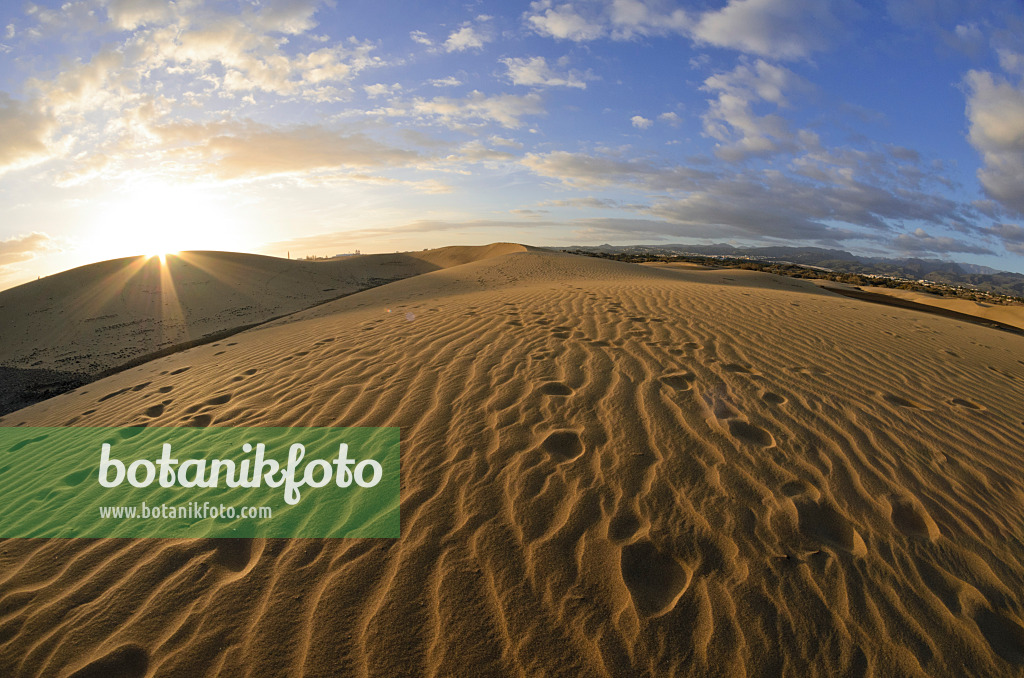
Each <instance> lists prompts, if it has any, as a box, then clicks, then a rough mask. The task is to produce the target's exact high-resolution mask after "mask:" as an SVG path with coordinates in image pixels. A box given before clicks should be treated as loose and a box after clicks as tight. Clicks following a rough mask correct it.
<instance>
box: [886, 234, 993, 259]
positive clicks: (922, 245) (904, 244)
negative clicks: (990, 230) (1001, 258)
mask: <svg viewBox="0 0 1024 678" xmlns="http://www.w3.org/2000/svg"><path fill="white" fill-rule="evenodd" d="M893 242H894V244H895V246H896V247H897V248H898V249H900V250H902V251H904V252H912V253H915V254H920V253H928V254H950V253H953V252H958V253H964V254H992V255H994V254H995V252H993V251H992V250H990V249H988V248H987V247H982V246H981V245H974V244H970V243H966V242H963V241H961V240H956V239H955V238H947V237H935V236H932V235H929V234H928V233H926V232H925V230H924V229H922V228H918V229H916V230H915V231H914V232H912V233H903V234H900V235H898V236H897V237H896V238H895V240H894V241H893Z"/></svg>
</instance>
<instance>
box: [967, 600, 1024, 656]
mask: <svg viewBox="0 0 1024 678" xmlns="http://www.w3.org/2000/svg"><path fill="white" fill-rule="evenodd" d="M974 623H976V624H977V625H978V628H979V629H980V630H981V634H982V635H983V636H985V640H986V641H987V642H988V644H989V646H991V648H992V650H993V652H995V653H996V654H997V655H999V656H1000V657H1002V658H1003V659H1005V660H1006V661H1008V662H1010V663H1011V664H1016V665H1018V666H1024V626H1021V623H1020V622H1019V621H1017V620H1016V619H1014V618H1013V617H1011V616H1010V615H1009V614H1005V613H1002V612H997V611H994V610H990V609H988V608H987V607H981V608H978V609H977V611H975V613H974Z"/></svg>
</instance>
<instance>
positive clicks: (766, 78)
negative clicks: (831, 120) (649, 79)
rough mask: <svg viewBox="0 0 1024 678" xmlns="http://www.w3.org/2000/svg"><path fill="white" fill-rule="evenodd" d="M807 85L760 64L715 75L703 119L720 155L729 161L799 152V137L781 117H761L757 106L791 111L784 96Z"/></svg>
mask: <svg viewBox="0 0 1024 678" xmlns="http://www.w3.org/2000/svg"><path fill="white" fill-rule="evenodd" d="M805 87H806V83H805V82H804V81H803V80H802V79H801V78H799V77H798V76H797V75H796V74H794V73H793V72H792V71H790V70H788V69H786V68H782V67H781V66H774V65H772V64H769V63H766V62H765V61H763V60H761V59H758V60H757V61H756V62H754V63H753V64H750V63H748V62H746V61H741V63H740V64H739V65H738V66H736V68H734V69H733V70H732V71H729V72H726V73H717V74H715V75H712V76H711V77H709V78H708V79H707V80H705V81H704V85H703V87H702V88H701V89H703V90H705V91H707V92H711V93H712V94H714V95H715V98H714V99H711V100H710V101H709V102H708V111H707V113H705V114H704V117H703V120H704V133H705V134H707V135H708V136H709V137H711V138H713V139H716V140H717V141H719V142H720V144H719V145H718V147H717V148H716V151H715V152H716V154H717V155H718V156H719V157H720V158H722V159H724V160H730V161H736V160H743V159H744V158H746V157H747V156H750V155H765V154H771V153H777V152H780V151H792V150H795V149H796V148H797V143H796V141H797V139H798V137H797V136H796V135H795V134H794V133H793V132H792V131H791V130H790V129H789V125H788V123H787V122H786V121H785V120H784V119H783V118H782V117H780V116H779V115H776V114H767V115H758V114H757V113H756V112H755V111H754V105H755V104H757V103H758V102H767V103H770V104H774V105H775V106H776V107H785V106H788V101H787V99H786V91H787V90H794V89H803V88H805Z"/></svg>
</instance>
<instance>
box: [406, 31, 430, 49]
mask: <svg viewBox="0 0 1024 678" xmlns="http://www.w3.org/2000/svg"><path fill="white" fill-rule="evenodd" d="M409 37H410V38H412V41H413V42H417V43H419V44H421V45H426V46H427V47H433V46H434V41H433V40H431V39H430V38H429V37H427V34H426V33H424V32H423V31H412V32H411V33H409Z"/></svg>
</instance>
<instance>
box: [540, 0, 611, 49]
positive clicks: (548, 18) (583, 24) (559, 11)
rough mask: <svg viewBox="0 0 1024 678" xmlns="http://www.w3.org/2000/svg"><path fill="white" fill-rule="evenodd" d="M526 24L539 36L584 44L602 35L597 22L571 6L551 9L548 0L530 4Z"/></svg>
mask: <svg viewBox="0 0 1024 678" xmlns="http://www.w3.org/2000/svg"><path fill="white" fill-rule="evenodd" d="M530 11H531V12H534V13H533V14H527V16H526V22H527V23H528V24H529V25H530V26H531V27H532V28H533V30H534V31H536V32H537V33H538V34H540V35H544V36H548V37H552V38H557V39H559V40H572V41H573V42H584V41H587V40H595V39H597V38H599V37H601V35H602V34H604V27H603V26H602V25H601V23H599V22H597V21H590V20H588V19H585V18H584V17H583V16H582V15H581V14H579V13H578V12H577V11H576V10H575V9H574V8H573V6H572V5H571V4H569V3H566V4H564V5H558V6H557V7H552V5H551V2H550V1H549V0H542V1H541V2H533V3H531V4H530Z"/></svg>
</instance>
